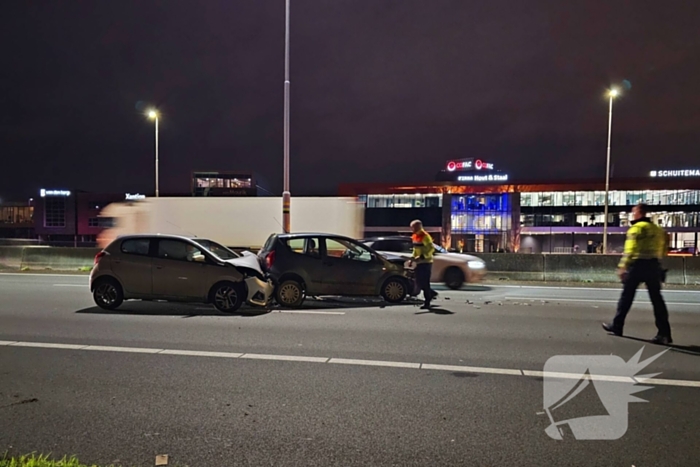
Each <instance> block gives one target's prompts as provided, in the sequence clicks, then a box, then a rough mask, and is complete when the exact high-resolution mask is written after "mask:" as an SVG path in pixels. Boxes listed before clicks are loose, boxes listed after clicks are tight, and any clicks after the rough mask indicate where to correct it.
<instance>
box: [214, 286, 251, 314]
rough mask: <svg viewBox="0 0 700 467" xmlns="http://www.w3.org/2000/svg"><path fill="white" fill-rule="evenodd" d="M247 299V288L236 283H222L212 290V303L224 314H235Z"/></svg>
mask: <svg viewBox="0 0 700 467" xmlns="http://www.w3.org/2000/svg"><path fill="white" fill-rule="evenodd" d="M245 298H246V297H245V287H243V285H242V284H236V283H234V282H220V283H218V284H216V285H215V286H214V287H212V290H211V301H212V303H213V304H214V307H216V309H217V310H219V311H220V312H222V313H235V312H236V311H238V309H239V308H240V307H241V306H243V302H244V301H245Z"/></svg>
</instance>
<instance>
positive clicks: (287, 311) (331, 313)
mask: <svg viewBox="0 0 700 467" xmlns="http://www.w3.org/2000/svg"><path fill="white" fill-rule="evenodd" d="M270 313H292V314H299V315H344V314H345V312H344V311H311V310H272V311H271V312H270Z"/></svg>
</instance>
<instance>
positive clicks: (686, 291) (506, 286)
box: [465, 284, 700, 294]
mask: <svg viewBox="0 0 700 467" xmlns="http://www.w3.org/2000/svg"><path fill="white" fill-rule="evenodd" d="M484 287H491V288H493V289H542V290H597V291H606V290H607V291H613V292H615V291H618V292H619V291H620V289H619V288H616V287H558V286H556V285H549V286H547V285H489V284H484ZM640 290H643V289H640ZM465 292H471V291H470V290H465ZM664 293H691V294H700V290H693V289H690V290H678V289H666V290H664Z"/></svg>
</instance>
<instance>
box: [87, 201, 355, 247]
mask: <svg viewBox="0 0 700 467" xmlns="http://www.w3.org/2000/svg"><path fill="white" fill-rule="evenodd" d="M100 217H101V218H103V223H104V225H105V226H106V228H105V230H103V232H102V234H101V235H100V236H99V237H98V246H99V247H101V248H104V247H105V246H107V245H108V244H109V243H110V242H111V241H112V240H114V239H115V238H117V237H118V236H121V235H129V234H172V235H184V236H188V237H201V238H208V239H211V240H214V241H216V242H219V243H221V244H222V245H226V246H228V247H231V248H238V249H249V250H258V249H260V248H262V246H263V245H264V243H265V241H266V240H267V238H268V237H269V236H270V235H271V234H273V233H281V232H282V231H283V228H282V198H281V197H279V198H278V197H211V198H209V197H192V198H166V197H164V198H146V199H142V200H135V201H126V202H121V203H113V204H110V205H109V206H107V207H105V208H104V209H103V210H102V212H101V213H100ZM291 229H292V232H319V233H333V234H338V235H344V236H347V237H350V238H361V237H362V235H363V233H364V204H363V203H361V202H359V201H358V200H357V199H356V198H338V197H313V198H312V197H301V198H292V204H291Z"/></svg>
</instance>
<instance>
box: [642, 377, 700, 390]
mask: <svg viewBox="0 0 700 467" xmlns="http://www.w3.org/2000/svg"><path fill="white" fill-rule="evenodd" d="M644 384H658V385H660V386H684V387H690V388H700V381H684V380H682V379H656V378H652V379H650V380H645V381H644Z"/></svg>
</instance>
